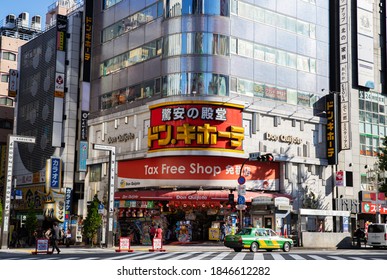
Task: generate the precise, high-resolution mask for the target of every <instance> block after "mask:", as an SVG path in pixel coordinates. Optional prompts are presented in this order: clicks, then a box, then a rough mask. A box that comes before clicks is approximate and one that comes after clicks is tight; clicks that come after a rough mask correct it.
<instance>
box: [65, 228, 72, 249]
mask: <svg viewBox="0 0 387 280" xmlns="http://www.w3.org/2000/svg"><path fill="white" fill-rule="evenodd" d="M70 240H71V230H70V229H69V228H68V229H67V231H66V247H67V248H68V247H70Z"/></svg>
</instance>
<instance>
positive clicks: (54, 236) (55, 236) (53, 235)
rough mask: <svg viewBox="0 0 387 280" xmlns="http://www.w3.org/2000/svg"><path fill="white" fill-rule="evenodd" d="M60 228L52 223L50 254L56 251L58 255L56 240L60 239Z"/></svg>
mask: <svg viewBox="0 0 387 280" xmlns="http://www.w3.org/2000/svg"><path fill="white" fill-rule="evenodd" d="M59 231H60V228H59V227H58V224H57V223H54V225H53V227H52V233H51V242H52V253H54V251H55V250H56V251H57V253H58V254H59V253H60V250H59V247H58V240H59V239H60V235H59Z"/></svg>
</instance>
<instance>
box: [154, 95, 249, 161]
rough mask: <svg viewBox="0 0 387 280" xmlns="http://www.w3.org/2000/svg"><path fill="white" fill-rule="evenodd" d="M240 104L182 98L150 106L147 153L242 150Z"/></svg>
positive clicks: (242, 130)
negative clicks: (181, 100)
mask: <svg viewBox="0 0 387 280" xmlns="http://www.w3.org/2000/svg"><path fill="white" fill-rule="evenodd" d="M242 110H243V106H241V105H237V104H228V103H217V102H205V101H192V102H189V101H184V102H169V103H161V104H157V105H153V106H150V113H151V118H150V126H149V128H148V154H151V153H155V152H170V151H176V150H178V151H184V150H185V151H187V150H189V151H193V153H197V154H200V153H203V151H215V152H223V153H224V152H230V153H236V152H239V153H243V151H242V141H243V139H244V128H243V126H242Z"/></svg>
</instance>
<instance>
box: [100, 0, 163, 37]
mask: <svg viewBox="0 0 387 280" xmlns="http://www.w3.org/2000/svg"><path fill="white" fill-rule="evenodd" d="M162 15H163V2H162V1H159V2H158V3H156V4H153V5H151V6H149V7H147V8H145V9H144V10H141V11H139V12H137V13H135V14H133V15H130V16H128V17H126V18H124V19H122V20H120V21H118V22H116V23H114V24H113V25H110V26H108V27H107V28H105V29H103V30H102V36H101V40H102V43H104V42H107V41H109V40H112V39H114V38H116V37H118V36H121V35H122V34H125V33H127V32H129V31H132V30H134V29H136V28H138V27H140V26H143V25H145V24H147V23H149V22H151V21H153V20H155V19H156V18H158V17H161V16H162Z"/></svg>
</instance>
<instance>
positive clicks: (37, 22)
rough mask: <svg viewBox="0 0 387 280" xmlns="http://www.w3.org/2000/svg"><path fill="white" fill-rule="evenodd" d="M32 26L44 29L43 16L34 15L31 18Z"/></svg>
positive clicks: (36, 28)
mask: <svg viewBox="0 0 387 280" xmlns="http://www.w3.org/2000/svg"><path fill="white" fill-rule="evenodd" d="M31 28H32V29H35V30H39V31H41V30H42V17H41V16H33V17H32V19H31Z"/></svg>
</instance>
